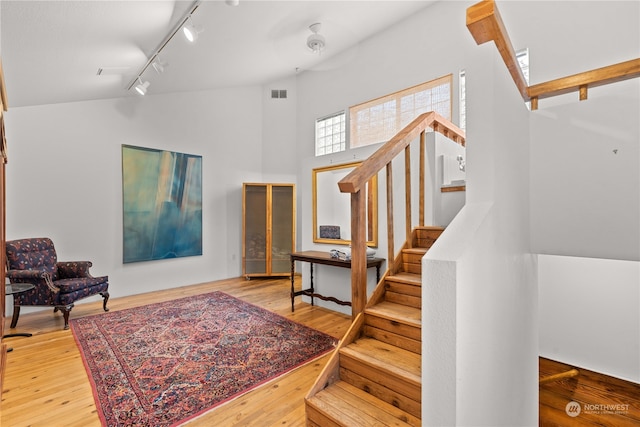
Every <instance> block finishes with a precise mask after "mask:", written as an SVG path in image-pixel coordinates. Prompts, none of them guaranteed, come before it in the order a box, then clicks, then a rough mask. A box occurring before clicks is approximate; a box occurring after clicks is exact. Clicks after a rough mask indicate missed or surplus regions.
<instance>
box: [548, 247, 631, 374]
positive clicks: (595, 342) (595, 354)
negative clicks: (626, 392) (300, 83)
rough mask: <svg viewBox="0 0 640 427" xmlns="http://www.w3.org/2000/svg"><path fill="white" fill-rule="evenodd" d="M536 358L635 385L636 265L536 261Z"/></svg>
mask: <svg viewBox="0 0 640 427" xmlns="http://www.w3.org/2000/svg"><path fill="white" fill-rule="evenodd" d="M538 280H539V284H540V285H539V289H540V290H539V301H540V303H539V305H540V355H541V356H544V357H547V358H549V359H552V360H560V361H562V362H565V363H568V364H571V365H575V366H579V367H582V368H585V369H589V370H592V371H596V372H602V373H605V374H608V375H611V376H614V377H618V378H622V379H625V380H628V381H634V382H636V383H640V286H638V284H639V283H640V262H634V261H621V260H607V259H594V258H579V257H565V256H553V255H540V256H539V275H538Z"/></svg>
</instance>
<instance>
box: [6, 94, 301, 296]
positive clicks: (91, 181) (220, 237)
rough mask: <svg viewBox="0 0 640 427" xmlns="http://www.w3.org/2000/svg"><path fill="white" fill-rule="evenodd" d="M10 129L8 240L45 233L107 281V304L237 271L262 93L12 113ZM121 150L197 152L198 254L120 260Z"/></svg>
mask: <svg viewBox="0 0 640 427" xmlns="http://www.w3.org/2000/svg"><path fill="white" fill-rule="evenodd" d="M6 129H7V140H8V144H9V164H8V165H7V238H8V239H15V238H23V237H34V236H50V237H51V238H52V239H53V240H54V242H55V244H56V249H57V251H58V257H59V259H61V260H74V259H89V260H91V261H93V263H94V266H93V268H92V273H93V274H95V275H109V279H110V287H109V290H110V293H111V295H112V296H113V297H117V296H123V295H130V294H137V293H143V292H149V291H153V290H158V289H165V288H173V287H177V286H184V285H191V284H194V283H201V282H206V281H210V280H215V279H223V278H228V277H236V276H239V275H240V274H241V256H242V249H241V236H242V229H241V217H242V214H241V213H242V192H241V190H242V182H243V181H261V180H262V179H263V174H262V172H261V171H262V152H263V135H262V89H261V88H260V87H248V88H236V89H228V90H217V91H203V92H194V93H182V94H172V95H150V96H147V97H145V98H126V99H113V100H104V101H90V102H79V103H68V104H55V105H43V106H37V107H22V108H12V109H11V110H10V111H9V112H8V113H7V126H6ZM122 144H130V145H136V146H144V147H153V148H160V149H165V150H171V151H178V152H184V153H191V154H198V155H202V157H203V185H202V187H203V255H202V256H197V257H186V258H177V259H171V260H159V261H150V262H140V263H131V264H123V263H122V166H121V161H122V160H121V145H122ZM287 163H292V161H290V160H288V161H287V162H283V163H282V170H283V171H286V169H287V168H295V166H291V165H290V164H287ZM278 178H279V179H282V180H285V179H286V178H289V180H291V179H293V178H294V176H293V175H291V176H288V177H287V176H284V174H280V176H279V177H278ZM96 298H98V297H96ZM89 300H91V299H89ZM10 306H11V305H9V307H10Z"/></svg>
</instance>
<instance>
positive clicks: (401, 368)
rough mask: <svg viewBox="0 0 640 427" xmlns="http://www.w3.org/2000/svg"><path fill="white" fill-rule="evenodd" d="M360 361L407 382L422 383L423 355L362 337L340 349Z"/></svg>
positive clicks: (418, 384)
mask: <svg viewBox="0 0 640 427" xmlns="http://www.w3.org/2000/svg"><path fill="white" fill-rule="evenodd" d="M340 354H341V355H342V354H344V355H348V356H350V357H352V358H354V359H357V360H359V361H360V362H362V363H364V364H366V365H368V366H370V367H372V368H377V369H379V370H382V371H388V372H391V373H393V374H394V375H396V376H397V377H400V378H403V380H405V381H406V382H407V383H410V384H413V385H415V386H418V387H420V386H421V385H422V369H421V366H422V356H421V355H419V354H416V353H413V352H410V351H408V350H404V349H402V348H399V347H395V346H393V345H391V344H387V343H385V342H382V341H378V340H376V339H373V338H366V337H365V338H360V339H358V340H357V341H354V342H353V343H351V344H349V345H348V346H346V347H343V348H342V349H340Z"/></svg>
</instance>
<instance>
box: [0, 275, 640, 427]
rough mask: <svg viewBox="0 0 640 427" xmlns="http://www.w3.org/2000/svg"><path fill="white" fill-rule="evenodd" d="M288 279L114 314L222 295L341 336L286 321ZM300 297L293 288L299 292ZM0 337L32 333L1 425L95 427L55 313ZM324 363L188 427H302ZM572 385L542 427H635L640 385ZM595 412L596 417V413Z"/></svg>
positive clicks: (12, 358)
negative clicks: (573, 409) (570, 408)
mask: <svg viewBox="0 0 640 427" xmlns="http://www.w3.org/2000/svg"><path fill="white" fill-rule="evenodd" d="M290 283H291V282H290V281H289V279H253V280H249V281H248V280H245V279H244V278H235V279H228V280H222V281H217V282H210V283H203V284H199V285H193V286H185V287H180V288H175V289H171V290H166V291H159V292H154V293H149V294H141V295H134V296H129V297H125V298H114V299H112V300H111V301H109V307H110V309H111V310H112V311H115V310H122V309H125V308H131V307H137V306H141V305H145V304H151V303H154V302H160V301H167V300H172V299H176V298H181V297H185V296H189V295H196V294H202V293H207V292H213V291H216V290H220V291H223V292H226V293H228V294H230V295H233V296H235V297H237V298H241V299H243V300H245V301H248V302H250V303H253V304H256V305H259V306H261V307H264V308H266V309H268V310H271V311H274V312H276V313H278V314H281V315H283V316H285V317H288V318H290V319H293V320H295V321H298V322H300V323H303V324H306V325H308V326H310V327H312V328H315V329H318V330H321V331H323V332H326V333H328V334H331V335H332V336H334V337H336V338H342V336H343V335H344V333H345V332H346V331H347V329H348V327H349V324H350V321H351V316H347V315H342V314H340V313H337V312H334V311H331V310H326V309H322V308H318V307H312V306H310V305H309V304H305V303H303V302H302V301H301V299H300V298H296V311H295V313H291V303H290V301H291V300H290V299H289V289H290ZM296 289H300V284H299V281H298V282H297V288H296ZM101 301H102V299H101V298H97V297H96V300H95V301H94V302H90V303H85V304H80V305H77V306H76V307H75V308H74V309H73V310H72V311H71V318H78V317H81V316H87V315H93V314H98V313H101V312H102V302H101ZM9 321H10V319H6V320H5V322H6V324H5V326H6V329H5V331H6V332H7V333H10V332H14V331H15V332H31V333H33V334H34V335H33V337H31V338H23V337H19V338H8V339H6V340H5V341H4V342H5V343H6V344H7V345H8V346H10V347H13V349H14V350H13V352H11V353H8V354H7V369H6V372H5V383H4V384H3V394H2V402H1V406H0V411H1V413H0V425H2V426H6V427H23V426H34V427H38V426H44V427H52V426H69V427H73V426H77V427H92V426H96V427H97V426H100V420H99V419H98V414H97V412H96V407H95V404H94V400H93V394H92V391H91V385H90V383H89V380H88V377H87V374H86V371H85V369H84V366H83V364H82V359H81V357H80V353H79V351H78V348H77V346H76V344H75V341H74V339H73V335H72V333H71V331H69V330H67V331H64V330H62V326H63V321H62V315H61V314H60V313H56V314H53V310H45V311H42V312H38V313H30V314H23V315H21V316H20V321H19V322H18V327H17V328H16V329H15V330H10V329H9ZM327 360H328V356H325V357H323V358H321V359H319V360H317V361H316V362H314V363H311V364H308V365H306V366H303V367H301V368H299V369H297V370H296V371H294V372H291V373H290V374H288V375H286V376H284V377H282V378H280V379H278V380H276V381H273V382H271V383H268V384H265V385H264V386H262V387H260V388H258V389H256V390H253V391H252V392H250V393H248V394H246V395H244V396H242V397H240V398H238V399H236V400H234V401H232V402H229V403H228V404H226V405H223V406H221V407H219V408H217V409H215V410H213V411H211V412H209V413H208V414H206V415H204V416H203V417H201V418H198V419H195V420H193V421H191V422H189V423H188V425H189V426H207V427H208V426H212V425H215V426H216V427H219V426H222V427H224V426H260V427H262V426H276V425H280V426H304V425H305V412H304V402H303V398H304V396H305V394H306V393H307V391H308V390H309V389H310V388H311V386H312V385H313V382H314V381H315V379H316V377H317V376H318V375H319V373H320V371H321V370H322V368H323V367H324V365H325V363H326V362H327ZM571 368H572V366H569V365H565V364H562V363H558V362H554V361H550V360H548V359H543V358H541V359H540V376H541V377H544V376H548V375H552V374H556V373H559V372H564V371H567V370H569V369H571ZM579 370H580V375H579V376H578V377H575V378H569V379H564V380H561V381H554V382H553V383H549V384H545V385H541V386H540V426H544V427H556V426H563V427H564V426H616V427H618V426H621V427H622V426H640V385H638V384H634V383H629V382H626V381H622V380H619V379H616V378H611V377H606V376H603V375H601V374H597V373H595V372H591V371H587V370H584V369H579ZM571 401H577V402H579V403H581V405H582V412H581V414H580V415H578V416H577V417H575V418H571V417H569V416H568V415H567V414H566V412H565V406H566V405H567V403H569V402H571ZM615 404H619V405H628V406H624V407H621V409H623V411H620V412H621V413H620V414H610V413H604V409H603V408H602V407H596V406H591V407H589V406H586V405H615ZM596 409H597V410H596Z"/></svg>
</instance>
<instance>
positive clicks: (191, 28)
mask: <svg viewBox="0 0 640 427" xmlns="http://www.w3.org/2000/svg"><path fill="white" fill-rule="evenodd" d="M182 32H183V34H184V36H185V37H186V38H187V40H188V41H190V42H191V43H195V42H196V40H198V35H199V34H200V33H201V32H202V28H201V27H197V26H195V25H194V24H193V22H191V16H189V17H188V18H187V20H186V22H185V23H184V26H183V27H182Z"/></svg>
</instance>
